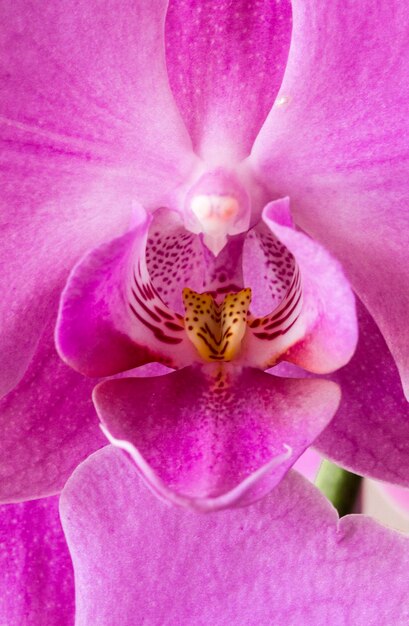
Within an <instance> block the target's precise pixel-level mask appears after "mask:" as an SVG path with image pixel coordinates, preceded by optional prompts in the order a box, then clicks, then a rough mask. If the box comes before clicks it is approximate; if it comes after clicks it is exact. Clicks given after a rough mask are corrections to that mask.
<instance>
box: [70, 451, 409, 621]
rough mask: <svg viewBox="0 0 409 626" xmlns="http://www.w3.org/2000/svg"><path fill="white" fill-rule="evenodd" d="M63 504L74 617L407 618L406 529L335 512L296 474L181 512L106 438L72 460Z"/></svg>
mask: <svg viewBox="0 0 409 626" xmlns="http://www.w3.org/2000/svg"><path fill="white" fill-rule="evenodd" d="M61 515H62V523H63V527H64V531H65V534H66V537H67V541H68V544H69V547H70V551H71V555H72V558H73V563H74V572H75V583H76V588H77V598H76V599H77V626H88V625H89V624H90V623H98V624H99V625H100V626H110V625H111V624H121V626H134V624H135V623H138V622H142V621H145V622H146V623H148V624H189V625H192V626H199V625H200V626H204V625H207V624H214V625H215V626H222V625H225V626H235V625H237V626H242V625H243V624H257V626H271V624H285V625H286V626H287V625H288V626H299V625H300V624H303V625H304V624H305V625H306V626H328V625H329V624H331V625H332V624H354V626H355V625H356V626H366V625H367V624H394V625H395V624H396V625H402V626H403V624H405V623H406V621H407V615H408V600H407V598H408V594H409V581H408V577H407V571H408V568H409V539H408V538H407V537H404V536H403V535H400V534H398V533H395V532H393V531H391V530H389V529H387V528H384V527H382V526H380V525H379V524H377V523H376V522H374V521H373V520H371V519H370V518H367V517H364V516H357V515H352V516H347V517H344V518H342V519H341V520H340V521H339V522H338V519H337V515H336V512H335V510H334V509H333V508H332V507H331V505H330V504H329V503H328V501H327V500H326V499H325V498H324V497H323V496H322V495H321V494H320V493H319V491H318V490H317V489H315V488H314V487H313V486H312V485H310V484H308V483H307V481H305V480H304V479H303V478H302V477H300V476H297V475H296V474H295V473H291V474H290V475H288V476H287V477H286V479H285V480H284V481H283V482H282V483H281V485H280V486H279V487H278V488H277V489H276V490H275V491H274V492H273V493H272V494H270V495H269V496H268V497H266V498H264V499H263V500H261V501H260V502H258V503H257V504H255V505H253V506H251V507H245V508H240V509H234V510H227V511H221V512H219V513H217V514H215V515H197V514H187V513H186V512H185V511H180V510H178V509H170V508H169V507H166V506H164V505H163V504H162V503H161V502H159V501H157V500H155V499H154V498H152V496H151V495H150V494H149V492H148V491H147V490H146V489H144V488H143V486H142V485H141V483H140V481H138V480H137V479H135V474H134V472H133V471H132V467H131V466H130V465H129V464H128V463H127V462H126V460H125V459H124V458H123V457H122V456H121V455H120V454H119V453H118V452H117V451H116V450H113V449H111V448H106V449H105V450H102V451H100V452H97V453H96V454H95V455H93V456H92V457H91V458H90V459H88V460H87V461H85V463H83V464H82V465H81V466H80V467H79V468H78V469H77V470H76V472H75V474H74V475H73V477H72V478H71V479H70V481H69V482H68V484H67V486H66V487H65V490H64V492H63V495H62V499H61Z"/></svg>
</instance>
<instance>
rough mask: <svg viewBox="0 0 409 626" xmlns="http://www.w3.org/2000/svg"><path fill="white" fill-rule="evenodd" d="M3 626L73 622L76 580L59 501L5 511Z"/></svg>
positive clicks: (0, 535)
mask: <svg viewBox="0 0 409 626" xmlns="http://www.w3.org/2000/svg"><path fill="white" fill-rule="evenodd" d="M0 623H1V624H4V626H14V625H16V626H17V625H19V626H20V625H21V626H23V625H24V626H25V625H27V626H44V625H45V624H47V626H71V625H72V624H73V623H74V576H73V571H72V564H71V559H70V555H69V553H68V549H67V546H66V543H65V539H64V535H63V532H62V528H61V523H60V519H59V515H58V500H57V498H47V499H44V500H37V501H34V502H24V503H21V504H8V505H3V506H1V507H0Z"/></svg>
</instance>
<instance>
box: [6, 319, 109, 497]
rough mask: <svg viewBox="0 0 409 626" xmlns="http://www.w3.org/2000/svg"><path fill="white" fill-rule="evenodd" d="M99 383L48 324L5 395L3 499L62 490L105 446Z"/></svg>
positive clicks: (35, 495)
mask: <svg viewBox="0 0 409 626" xmlns="http://www.w3.org/2000/svg"><path fill="white" fill-rule="evenodd" d="M94 385H95V381H90V380H87V379H85V378H84V377H82V376H80V375H79V374H77V373H76V372H74V371H73V370H72V369H71V368H69V367H67V366H66V365H65V364H64V363H63V362H62V361H61V359H60V358H59V357H58V355H57V353H56V351H55V347H54V343H53V340H52V329H51V328H48V329H47V331H46V332H45V333H44V336H43V337H42V339H41V340H40V344H39V347H38V349H37V351H36V353H35V355H34V358H33V360H32V362H31V363H30V366H29V368H28V370H27V372H26V373H25V375H24V377H23V378H22V380H21V381H20V383H19V384H18V385H17V387H16V388H15V389H13V391H11V392H10V393H9V394H7V395H6V396H5V397H4V398H2V399H1V400H0V501H1V502H16V501H19V500H26V499H32V498H39V497H42V496H46V495H49V494H54V493H56V492H58V491H59V490H60V489H61V488H62V486H63V485H64V483H65V481H66V480H67V478H68V476H69V475H70V474H71V472H72V471H73V470H74V468H75V467H76V466H77V465H78V463H80V461H82V460H83V459H85V458H86V457H87V456H88V455H89V454H90V453H91V452H94V451H95V450H97V449H98V448H100V447H101V446H102V445H104V442H105V440H104V438H103V436H102V434H101V432H100V429H99V428H98V418H97V416H96V414H95V410H94V407H93V405H92V401H91V393H92V388H93V386H94Z"/></svg>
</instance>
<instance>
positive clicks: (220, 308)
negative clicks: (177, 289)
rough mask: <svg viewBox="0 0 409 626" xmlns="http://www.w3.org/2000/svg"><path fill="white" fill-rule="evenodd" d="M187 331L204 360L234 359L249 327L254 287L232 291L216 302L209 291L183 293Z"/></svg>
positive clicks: (187, 290)
mask: <svg viewBox="0 0 409 626" xmlns="http://www.w3.org/2000/svg"><path fill="white" fill-rule="evenodd" d="M182 297H183V304H184V306H185V310H186V315H185V319H184V321H185V330H186V333H187V336H188V337H189V339H190V341H191V342H192V343H193V345H194V346H195V348H196V350H197V351H198V353H199V354H200V356H201V357H202V359H203V360H205V361H208V362H215V361H231V360H232V359H234V357H235V356H236V355H237V354H238V353H239V351H240V347H241V341H242V339H243V337H244V335H245V332H246V328H247V315H248V310H249V306H250V302H251V289H242V290H241V291H239V292H237V293H229V294H227V295H226V296H225V298H224V300H223V302H221V304H217V302H216V301H215V299H214V297H213V296H212V295H211V294H210V293H201V294H200V293H196V292H195V291H192V290H191V289H188V288H186V289H184V290H183V292H182Z"/></svg>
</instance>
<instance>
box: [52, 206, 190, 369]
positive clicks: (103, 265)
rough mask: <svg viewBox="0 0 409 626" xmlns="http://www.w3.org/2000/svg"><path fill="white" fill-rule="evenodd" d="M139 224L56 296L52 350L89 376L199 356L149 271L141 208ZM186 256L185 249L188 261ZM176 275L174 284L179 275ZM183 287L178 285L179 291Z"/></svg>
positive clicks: (90, 259) (83, 265)
mask: <svg viewBox="0 0 409 626" xmlns="http://www.w3.org/2000/svg"><path fill="white" fill-rule="evenodd" d="M137 219H138V221H139V224H138V226H136V227H135V228H133V229H132V230H130V231H128V232H127V233H126V234H125V235H122V236H121V237H118V238H117V239H113V240H112V241H110V242H108V243H107V244H103V245H102V246H100V247H98V248H95V249H94V250H92V251H91V252H90V253H89V254H88V255H87V256H86V257H84V259H82V261H80V263H78V265H77V266H76V267H75V268H74V270H73V272H72V273H71V276H70V279H69V281H68V283H67V286H66V288H65V290H64V293H63V295H62V299H61V304H60V311H59V316H58V322H57V329H56V342H57V348H58V351H59V353H60V355H61V357H62V358H63V359H64V360H65V361H66V362H67V363H68V364H69V365H71V367H74V368H75V369H76V370H78V371H79V372H81V373H82V374H86V375H87V376H108V375H111V374H116V373H118V372H121V371H124V370H128V369H131V368H133V367H137V366H138V365H143V364H145V363H148V362H149V361H159V362H162V363H164V364H165V365H170V366H176V367H180V366H181V365H185V364H188V363H191V362H192V361H194V360H196V358H197V357H196V353H195V350H194V348H193V345H192V344H191V342H190V341H189V339H188V337H187V335H186V333H185V331H184V325H183V319H182V318H181V317H180V316H177V315H176V314H175V313H174V312H173V311H172V310H170V309H169V308H168V307H167V305H166V304H165V302H163V300H162V299H161V297H160V295H159V293H158V291H157V290H156V289H155V285H154V283H153V280H152V278H151V276H150V274H149V272H148V266H147V262H146V255H145V248H146V245H147V243H146V240H147V238H148V234H149V226H150V224H151V221H152V218H150V217H149V216H147V215H146V213H145V211H144V210H143V209H140V210H139V212H138V215H137ZM157 234H158V235H159V234H160V233H159V232H158V233H157ZM191 236H192V237H193V238H195V236H194V235H191ZM164 239H166V238H165V237H163V239H162V240H161V241H159V242H157V244H158V250H159V251H158V253H157V254H164V253H165V250H164V245H165V244H164V241H163V240H164ZM166 245H167V244H166ZM175 247H176V245H175ZM153 249H154V252H155V251H156V246H153ZM190 252H191V250H190V249H189V250H187V252H186V251H185V254H186V256H187V257H189V253H190ZM155 254H156V252H155ZM148 258H149V257H148ZM152 258H153V261H154V258H155V256H154V254H153V257H152ZM174 267H175V266H174ZM159 273H160V272H159ZM178 275H179V276H178V277H179V281H180V279H181V278H182V277H183V273H182V272H178ZM183 286H184V285H183V283H182V284H181V283H180V282H179V284H178V288H179V292H180V294H181V291H182V288H183ZM158 288H159V289H161V290H162V287H161V286H159V287H158Z"/></svg>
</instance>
